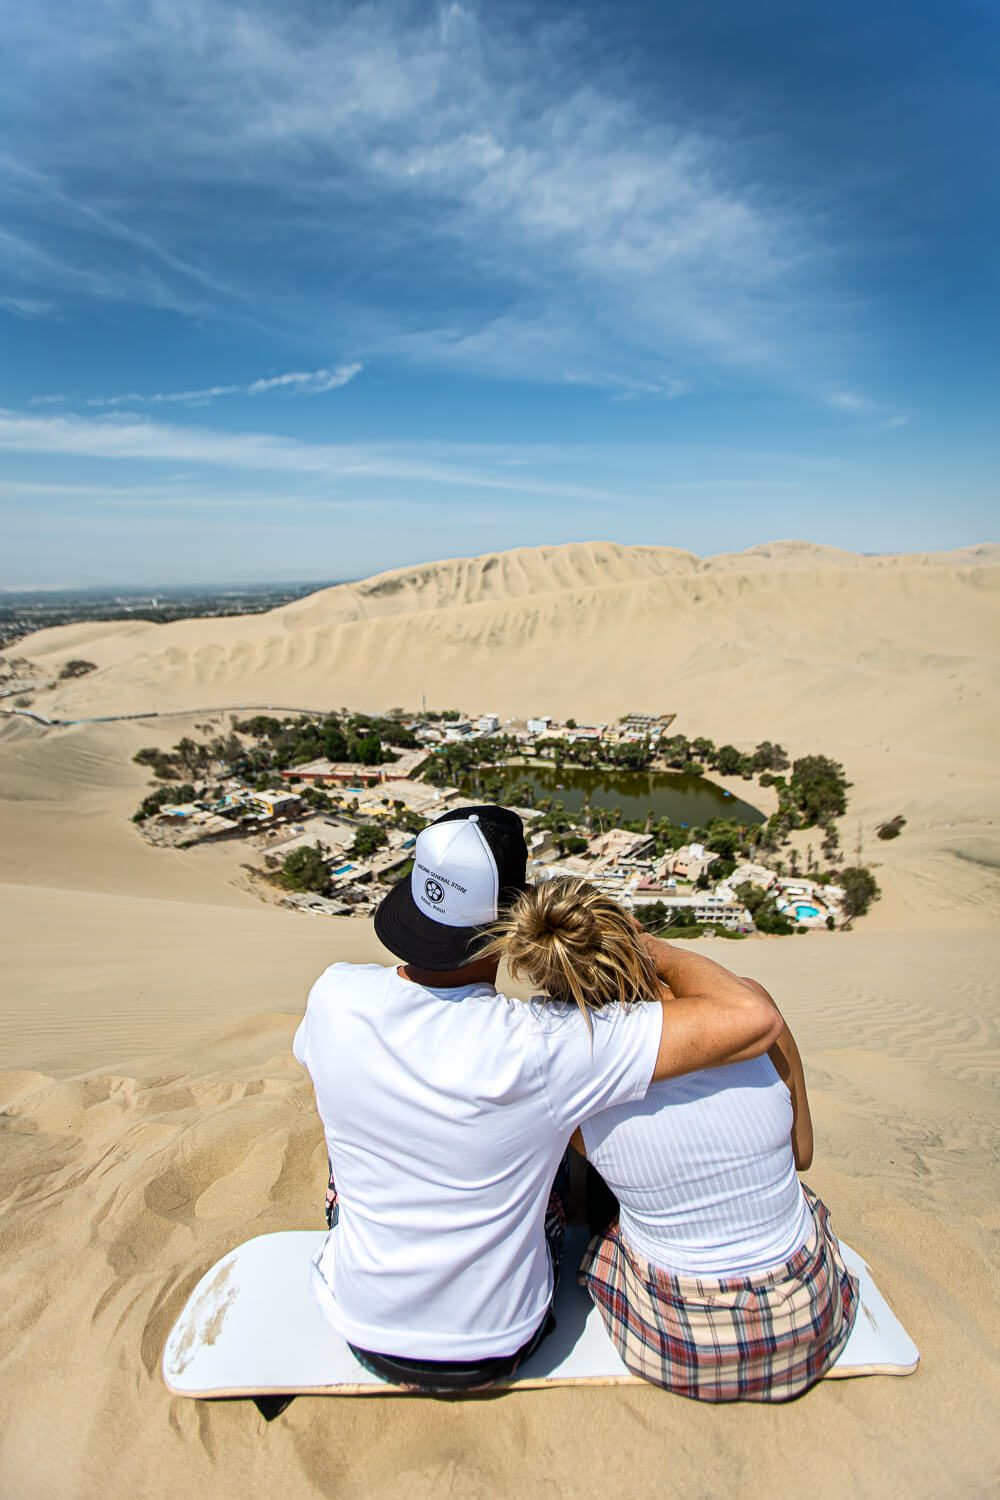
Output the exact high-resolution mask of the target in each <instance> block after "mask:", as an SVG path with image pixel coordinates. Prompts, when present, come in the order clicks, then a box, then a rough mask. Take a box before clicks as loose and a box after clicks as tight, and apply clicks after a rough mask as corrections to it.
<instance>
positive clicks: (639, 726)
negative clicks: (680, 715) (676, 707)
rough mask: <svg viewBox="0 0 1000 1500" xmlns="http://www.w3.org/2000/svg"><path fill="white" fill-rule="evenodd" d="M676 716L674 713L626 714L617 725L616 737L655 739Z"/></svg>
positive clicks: (663, 732)
mask: <svg viewBox="0 0 1000 1500" xmlns="http://www.w3.org/2000/svg"><path fill="white" fill-rule="evenodd" d="M676 717H677V716H676V714H627V715H626V717H625V718H624V719H622V721H621V722H620V724H619V725H618V731H617V734H618V739H619V740H624V741H631V740H650V741H656V740H658V739H659V738H660V736H661V735H662V734H665V733H666V732H667V730H668V728H669V727H670V725H671V724H672V723H673V721H674V719H675V718H676Z"/></svg>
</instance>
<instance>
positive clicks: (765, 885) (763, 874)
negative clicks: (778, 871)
mask: <svg viewBox="0 0 1000 1500" xmlns="http://www.w3.org/2000/svg"><path fill="white" fill-rule="evenodd" d="M777 882H778V877H777V875H775V873H774V871H773V870H769V869H768V868H767V867H766V865H758V864H755V863H754V862H753V861H752V860H743V861H742V862H741V863H740V864H738V865H737V866H736V869H735V870H734V871H733V873H732V874H731V875H730V876H728V878H727V880H726V884H727V885H731V886H737V885H753V886H756V887H757V888H758V889H759V890H762V891H769V890H770V889H771V887H772V886H773V885H776V884H777Z"/></svg>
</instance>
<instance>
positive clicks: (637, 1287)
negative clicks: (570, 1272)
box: [580, 1188, 858, 1401]
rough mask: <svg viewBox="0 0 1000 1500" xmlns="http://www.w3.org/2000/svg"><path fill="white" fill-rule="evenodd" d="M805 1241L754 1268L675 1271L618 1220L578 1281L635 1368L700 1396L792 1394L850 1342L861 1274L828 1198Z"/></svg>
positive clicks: (815, 1203)
mask: <svg viewBox="0 0 1000 1500" xmlns="http://www.w3.org/2000/svg"><path fill="white" fill-rule="evenodd" d="M804 1191H805V1194H806V1199H807V1201H808V1203H809V1207H810V1209H811V1211H812V1217H813V1229H812V1233H811V1234H810V1236H809V1239H808V1240H807V1242H806V1244H805V1245H803V1247H802V1249H801V1250H798V1251H796V1253H795V1254H794V1255H793V1256H792V1257H791V1259H790V1260H788V1261H786V1262H785V1263H784V1264H783V1265H780V1266H776V1267H774V1268H772V1270H770V1271H767V1272H761V1273H756V1274H754V1275H752V1276H733V1277H727V1278H724V1279H721V1280H717V1279H715V1278H713V1277H706V1278H701V1277H689V1276H673V1275H671V1274H670V1272H668V1271H664V1270H661V1269H660V1268H659V1267H657V1266H654V1265H651V1264H650V1262H649V1261H647V1260H642V1259H638V1258H637V1257H635V1256H634V1255H633V1254H632V1252H631V1250H630V1249H629V1247H628V1246H627V1245H626V1244H625V1242H624V1241H623V1240H622V1238H621V1236H620V1234H619V1230H618V1225H617V1224H613V1225H612V1226H611V1228H610V1229H608V1230H607V1231H606V1232H605V1233H604V1234H602V1235H596V1236H595V1237H594V1239H593V1240H591V1242H590V1245H589V1246H588V1248H587V1253H586V1255H585V1256H584V1258H583V1261H582V1263H581V1266H580V1281H581V1283H582V1284H583V1285H584V1286H585V1287H586V1288H587V1289H588V1291H589V1292H590V1295H591V1296H592V1297H593V1299H594V1301H595V1303H596V1304H597V1307H598V1309H599V1311H600V1313H601V1315H602V1317H603V1319H604V1324H605V1327H606V1328H607V1330H608V1334H609V1336H610V1338H611V1341H612V1343H613V1344H614V1345H615V1348H616V1349H617V1350H618V1353H619V1354H620V1355H621V1358H622V1360H623V1361H624V1362H625V1364H626V1365H627V1366H628V1368H629V1369H630V1370H631V1371H632V1373H633V1374H635V1375H640V1376H642V1378H643V1379H644V1380H649V1381H652V1382H653V1383H654V1384H655V1385H661V1386H664V1387H665V1388H666V1389H667V1390H669V1391H674V1392H675V1393H676V1394H677V1395H679V1396H690V1397H692V1398H693V1399H694V1400H696V1401H791V1400H792V1399H793V1398H794V1397H796V1396H800V1395H801V1394H802V1392H803V1391H806V1390H808V1389H809V1387H810V1386H811V1385H814V1384H815V1383H816V1381H817V1380H819V1379H820V1377H821V1376H822V1375H824V1374H825V1373H826V1371H827V1370H828V1369H829V1368H830V1366H831V1365H832V1364H833V1362H834V1360H835V1359H836V1358H837V1356H838V1354H839V1353H840V1352H841V1350H842V1349H843V1347H844V1345H845V1344H846V1343H847V1338H848V1335H849V1334H850V1331H851V1328H852V1326H853V1323H854V1318H855V1315H856V1313H857V1309H858V1283H857V1280H856V1279H855V1277H853V1276H851V1275H850V1273H849V1272H848V1270H847V1268H846V1266H845V1265H844V1262H843V1260H842V1259H841V1256H840V1247H839V1246H838V1244H837V1240H836V1237H835V1235H834V1234H833V1231H832V1229H831V1228H830V1216H829V1213H828V1211H827V1209H826V1207H825V1205H824V1204H823V1203H821V1202H820V1200H819V1199H818V1198H817V1197H816V1196H815V1194H814V1193H812V1192H810V1190H809V1189H808V1188H805V1189H804Z"/></svg>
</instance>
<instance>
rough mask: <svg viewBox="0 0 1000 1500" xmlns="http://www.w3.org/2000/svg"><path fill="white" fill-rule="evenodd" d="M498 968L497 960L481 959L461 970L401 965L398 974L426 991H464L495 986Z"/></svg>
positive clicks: (397, 970)
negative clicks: (474, 987)
mask: <svg viewBox="0 0 1000 1500" xmlns="http://www.w3.org/2000/svg"><path fill="white" fill-rule="evenodd" d="M498 968H499V964H498V963H497V960H496V959H495V958H480V959H477V960H476V961H475V962H474V963H471V964H465V965H464V966H463V967H462V968H461V969H419V968H418V967H417V966H416V964H400V965H399V966H398V968H397V969H396V973H397V974H398V975H399V977H400V979H406V980H409V982H410V984H420V985H423V987H424V989H428V990H462V989H467V988H468V986H469V985H470V984H492V985H495V984H496V982H497V969H498Z"/></svg>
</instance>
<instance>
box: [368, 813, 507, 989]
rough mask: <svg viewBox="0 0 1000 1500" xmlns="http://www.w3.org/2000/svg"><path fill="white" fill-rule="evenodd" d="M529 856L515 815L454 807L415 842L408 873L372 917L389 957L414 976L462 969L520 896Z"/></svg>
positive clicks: (419, 835) (425, 830)
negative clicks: (421, 972) (405, 965)
mask: <svg viewBox="0 0 1000 1500" xmlns="http://www.w3.org/2000/svg"><path fill="white" fill-rule="evenodd" d="M527 863H528V850H527V846H526V844H525V842H524V825H523V824H522V822H521V819H520V818H519V817H518V815H517V813H515V812H511V811H510V809H509V808H506V807H497V806H495V805H490V806H485V807H459V808H455V809H453V810H452V811H451V812H446V813H445V814H444V815H443V816H442V817H440V818H438V819H437V821H436V822H434V823H431V824H430V826H429V827H428V828H425V829H424V831H423V833H421V834H418V836H417V842H416V845H415V847H414V851H413V870H412V872H411V874H410V878H409V879H408V880H406V879H403V880H401V881H400V882H399V883H398V885H395V886H393V888H392V890H391V891H390V892H389V894H388V896H386V898H385V900H384V901H383V902H382V904H381V905H380V906H379V908H378V910H377V911H376V913H375V931H376V933H377V935H378V938H379V941H380V942H382V943H384V944H385V946H386V947H387V948H388V949H389V951H390V953H395V954H396V956H397V958H401V959H403V960H404V962H406V963H408V964H413V965H414V967H416V968H419V969H441V970H444V969H459V968H461V967H462V965H463V964H467V963H471V961H472V960H473V959H474V958H475V956H476V949H477V942H476V939H477V938H479V937H480V936H481V935H482V933H483V931H484V930H485V929H486V928H488V927H489V926H490V925H491V924H492V923H493V922H495V921H496V919H497V917H498V916H499V915H500V913H501V912H502V911H503V909H504V907H505V906H507V905H509V904H510V902H511V901H512V900H513V898H514V897H515V896H516V895H517V894H518V893H519V892H520V891H523V890H524V888H525V872H526V869H527Z"/></svg>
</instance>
